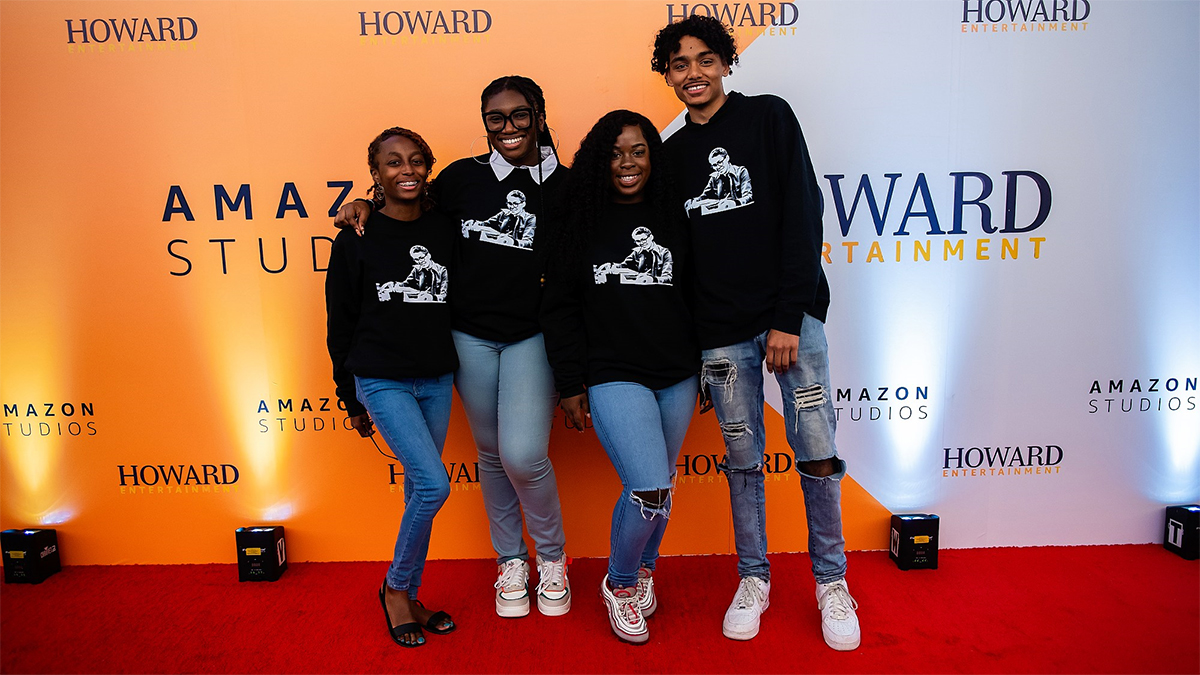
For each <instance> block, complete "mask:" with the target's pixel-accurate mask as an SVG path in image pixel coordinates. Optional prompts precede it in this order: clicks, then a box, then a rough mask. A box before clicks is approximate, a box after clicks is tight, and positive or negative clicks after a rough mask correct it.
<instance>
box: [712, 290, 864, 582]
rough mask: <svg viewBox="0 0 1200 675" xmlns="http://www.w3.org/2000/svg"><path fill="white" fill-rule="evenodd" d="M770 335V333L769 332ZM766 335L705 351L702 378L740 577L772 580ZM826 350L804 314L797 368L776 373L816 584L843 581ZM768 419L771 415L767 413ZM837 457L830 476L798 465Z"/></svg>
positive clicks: (817, 325) (816, 324) (816, 325)
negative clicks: (766, 483)
mask: <svg viewBox="0 0 1200 675" xmlns="http://www.w3.org/2000/svg"><path fill="white" fill-rule="evenodd" d="M768 332H769V331H768ZM766 351H767V332H764V333H762V334H760V335H758V336H755V337H753V338H751V339H749V340H746V341H745V342H739V343H738V344H735V345H730V346H728V347H720V348H718V349H706V350H704V351H703V352H702V354H701V358H702V360H703V362H704V365H703V370H702V377H703V380H704V384H705V385H706V386H707V387H708V390H709V393H710V395H711V396H712V401H713V408H714V409H715V410H716V413H717V420H718V421H719V422H720V423H721V433H722V435H723V436H724V438H725V461H724V462H723V466H722V471H723V472H724V473H725V475H726V477H727V478H728V480H729V501H730V505H731V507H732V510H733V536H734V545H735V547H736V549H737V554H738V575H739V576H743V577H746V576H754V577H759V578H761V579H766V580H770V578H771V566H770V563H768V562H767V530H766V517H767V514H766V502H767V500H766V493H765V492H764V489H763V466H762V462H763V459H762V458H763V452H764V450H765V449H766V437H765V429H764V423H763V406H764V400H763V360H764V359H765V358H766ZM828 351H829V347H828V344H827V343H826V342H825V326H824V324H822V323H821V322H820V321H819V320H817V319H814V318H813V317H811V316H808V315H807V314H806V315H805V316H804V322H803V324H802V326H801V332H800V349H799V354H798V356H797V358H796V364H795V365H794V366H792V367H791V368H789V369H788V371H787V372H786V373H776V374H775V379H776V380H777V381H778V382H779V389H780V392H781V393H782V395H783V420H784V426H785V427H786V429H787V442H788V445H790V446H791V448H792V452H793V453H794V454H795V457H796V465H797V466H796V471H797V473H799V474H800V487H801V489H802V490H803V492H804V509H805V514H806V516H807V518H808V552H809V556H810V557H811V558H812V570H813V576H815V577H816V579H817V583H830V582H832V581H837V580H838V579H841V578H842V577H844V576H845V575H846V554H845V551H844V547H845V539H844V538H843V537H842V504H841V502H842V487H841V479H842V476H844V475H846V463H845V462H844V461H842V460H841V459H840V458H838V457H837V447H836V446H835V445H834V441H833V435H834V430H835V429H836V427H837V421H836V418H835V417H834V410H833V401H832V398H831V389H830V386H829V354H828ZM772 414H773V413H772ZM829 458H834V459H835V460H836V462H837V464H838V468H837V471H836V473H834V474H833V475H832V476H826V477H823V478H818V477H815V476H810V475H807V474H805V473H804V472H803V471H801V470H800V466H799V464H800V462H808V461H815V460H822V459H829Z"/></svg>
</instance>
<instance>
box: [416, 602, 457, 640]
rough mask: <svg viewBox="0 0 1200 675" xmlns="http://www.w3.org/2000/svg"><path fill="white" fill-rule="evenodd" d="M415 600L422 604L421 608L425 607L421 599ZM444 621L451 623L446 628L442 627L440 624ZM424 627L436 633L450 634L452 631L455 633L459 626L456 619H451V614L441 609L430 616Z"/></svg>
mask: <svg viewBox="0 0 1200 675" xmlns="http://www.w3.org/2000/svg"><path fill="white" fill-rule="evenodd" d="M413 602H415V603H417V604H418V605H420V606H421V609H425V603H423V602H421V601H420V600H413ZM443 623H449V624H450V625H449V626H446V627H445V628H441V627H440V626H441V625H442V624H443ZM424 628H425V630H427V631H429V632H430V633H433V634H434V635H449V634H450V633H453V632H454V629H455V628H458V626H457V625H455V623H454V619H451V618H450V615H449V614H447V613H445V612H443V611H440V610H439V611H437V612H434V613H433V615H432V616H430V617H429V620H428V621H426V622H425V626H424Z"/></svg>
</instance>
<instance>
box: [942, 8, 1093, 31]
mask: <svg viewBox="0 0 1200 675" xmlns="http://www.w3.org/2000/svg"><path fill="white" fill-rule="evenodd" d="M1091 14H1092V5H1091V2H1089V0H963V5H962V32H964V33H1056V34H1057V33H1068V32H1079V31H1086V30H1087V26H1088V22H1087V21H1086V19H1087V18H1088V17H1089V16H1091Z"/></svg>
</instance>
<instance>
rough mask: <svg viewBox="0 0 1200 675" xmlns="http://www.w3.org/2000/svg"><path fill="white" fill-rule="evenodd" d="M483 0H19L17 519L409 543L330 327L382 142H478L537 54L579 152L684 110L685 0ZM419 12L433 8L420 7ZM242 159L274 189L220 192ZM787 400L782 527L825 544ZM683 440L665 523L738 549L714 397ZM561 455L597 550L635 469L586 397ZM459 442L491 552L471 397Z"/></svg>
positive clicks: (308, 542) (170, 539)
mask: <svg viewBox="0 0 1200 675" xmlns="http://www.w3.org/2000/svg"><path fill="white" fill-rule="evenodd" d="M461 7H466V6H465V5H449V4H439V3H435V2H425V3H408V2H400V3H395V2H393V3H380V4H379V5H378V6H370V5H369V4H367V5H363V4H362V3H355V4H349V3H343V2H245V1H237V0H230V1H226V2H199V3H177V2H129V3H120V2H98V3H97V2H19V1H13V0H5V2H3V3H0V37H2V39H0V57H2V58H0V61H2V66H0V69H2V70H0V101H2V102H3V115H2V116H0V142H2V153H0V162H2V164H0V176H2V177H3V181H2V184H0V215H2V217H0V219H2V222H3V229H2V237H3V238H2V245H0V266H2V269H3V273H2V276H0V293H2V297H3V303H2V305H0V319H2V320H0V346H2V359H3V369H2V374H0V400H2V401H3V403H4V418H3V422H4V427H3V432H2V433H0V442H2V444H3V450H2V452H0V459H2V465H0V466H2V473H0V488H2V494H0V526H3V527H5V528H8V527H26V526H39V525H45V526H51V527H56V528H57V529H58V530H59V538H60V542H61V546H62V551H63V559H64V561H66V562H67V563H69V564H88V563H103V564H108V563H183V562H188V563H198V562H229V561H232V560H233V559H234V546H233V532H232V531H233V529H234V528H236V527H238V526H242V525H250V524H263V523H282V524H284V525H286V527H287V536H288V539H289V546H288V549H289V552H291V554H292V557H293V559H294V560H359V559H382V558H386V557H387V554H388V552H389V551H390V548H391V542H392V541H393V539H394V537H395V533H396V529H397V527H398V524H399V518H400V512H401V510H402V506H403V501H402V499H403V498H402V493H401V490H400V483H401V481H400V479H398V478H397V477H396V475H395V473H396V472H399V471H400V470H401V469H400V467H399V465H398V464H397V463H396V462H394V461H389V460H387V459H385V458H384V457H381V456H380V455H379V454H378V453H376V451H375V449H374V447H373V446H372V445H371V444H370V442H369V441H365V440H362V439H360V438H359V437H358V436H357V434H355V433H353V432H352V431H348V430H347V428H346V426H345V415H344V413H342V412H341V411H338V410H336V407H335V403H334V402H332V401H330V400H329V399H331V398H332V396H333V384H332V380H331V377H330V366H329V362H328V356H327V355H326V352H325V346H324V336H325V335H324V306H323V281H324V275H323V274H322V273H321V270H323V268H324V266H325V262H326V260H327V258H328V251H329V238H330V237H332V236H333V229H332V227H331V219H330V217H329V211H330V209H331V207H332V206H333V205H335V204H336V203H337V202H338V201H339V200H340V199H341V198H343V197H345V198H349V197H350V196H359V195H362V194H363V193H364V191H365V188H366V187H367V185H369V184H370V181H369V180H368V174H367V171H366V167H365V166H364V164H365V162H364V153H365V147H366V145H367V142H368V141H369V140H370V139H371V138H372V137H373V136H374V135H375V134H376V133H378V132H379V131H380V130H382V129H384V128H386V127H389V126H392V125H396V124H399V125H402V126H407V127H410V128H412V129H415V130H417V131H419V132H420V133H421V134H423V135H424V136H425V138H426V139H427V140H428V141H429V143H430V145H431V146H432V147H433V149H434V152H435V154H436V155H437V156H438V158H439V163H440V165H441V166H444V165H445V164H447V163H449V162H450V161H452V160H453V159H456V158H458V157H461V156H465V155H467V154H468V153H472V152H473V153H479V152H481V151H482V149H483V148H484V147H485V145H484V144H485V143H486V141H485V139H483V138H482V137H481V129H480V123H479V118H478V114H477V111H478V109H479V108H478V104H479V98H478V94H479V91H480V90H481V89H482V87H483V86H484V85H485V84H486V83H487V82H488V81H490V80H491V79H493V78H494V77H496V76H499V75H503V74H510V73H520V74H525V75H528V76H531V77H533V78H534V79H535V80H537V81H538V82H539V83H540V84H541V85H542V86H543V88H544V89H545V92H546V98H547V101H548V106H547V107H548V111H547V112H548V119H549V123H550V125H551V127H553V129H554V131H555V133H556V135H557V138H558V139H559V145H560V151H561V154H562V156H563V158H564V160H565V161H567V162H569V158H570V156H571V154H573V152H574V149H575V148H576V147H577V145H578V141H579V139H580V138H581V137H582V135H583V134H584V133H585V132H586V130H587V129H588V128H589V127H590V126H591V124H592V123H593V122H594V121H595V120H596V119H597V118H599V117H600V116H601V115H602V114H603V113H605V112H607V111H609V110H612V109H615V108H630V109H633V110H638V111H640V112H642V113H644V114H646V115H647V116H649V117H650V118H651V119H653V120H655V121H656V122H657V123H658V124H659V125H660V128H661V127H663V126H665V125H666V124H667V123H668V122H669V121H670V120H672V119H673V118H674V117H675V116H676V115H678V114H679V112H680V111H681V109H682V108H681V106H680V104H679V102H678V101H677V100H676V99H675V97H674V95H673V93H672V92H671V90H670V89H669V88H668V87H666V86H664V84H663V83H662V81H661V79H659V78H658V77H657V76H655V75H654V74H653V73H651V72H650V70H649V67H648V63H649V57H650V45H651V43H652V40H653V36H654V32H655V30H656V29H657V28H658V27H660V26H661V25H662V24H664V23H665V22H666V21H667V20H668V11H669V10H668V6H667V5H666V4H664V3H660V2H633V1H629V2H569V3H568V2H500V1H492V0H487V1H481V2H480V3H478V4H477V5H472V6H470V7H467V9H466V10H465V11H467V12H470V14H465V15H455V14H452V11H453V9H455V8H461ZM363 10H366V12H365V13H361V14H360V12H363ZM376 11H379V12H380V17H381V19H380V21H379V29H378V30H379V32H380V33H381V34H380V35H378V36H377V35H375V33H376V24H375V22H376V19H375V14H374V13H375V12H376ZM439 11H440V12H442V13H443V17H444V18H445V21H446V24H444V26H443V29H444V30H440V29H439V28H438V24H437V14H438V12H439ZM676 11H678V10H676ZM388 12H396V14H395V18H390V19H389V18H388V17H387V13H388ZM405 12H408V13H409V14H408V16H409V17H410V18H415V17H417V16H418V15H419V16H423V17H427V23H426V24H425V28H424V29H422V24H421V23H420V22H419V21H414V22H413V23H411V24H410V23H409V22H405V23H404V24H403V26H404V28H403V29H402V30H397V26H398V25H401V24H398V23H396V22H397V21H398V20H399V18H402V17H403V16H404V13H405ZM426 12H428V14H426ZM480 12H482V13H480ZM464 16H466V17H467V18H466V19H463V17H464ZM185 19H186V20H185ZM456 19H459V20H461V21H463V22H458V23H456V22H455V20H456ZM97 22H99V23H97ZM485 24H486V25H485ZM452 28H453V29H456V30H457V31H458V32H457V33H452V32H447V31H449V30H450V29H452ZM469 28H470V29H472V32H467V29H469ZM484 28H486V30H484ZM475 29H478V30H475ZM423 30H425V31H428V32H423ZM389 31H391V32H396V33H397V34H396V35H394V36H392V35H388V34H387V33H388V32H389ZM364 32H365V33H366V35H364V34H363V33H364ZM118 33H119V35H118ZM754 37H755V33H754V31H749V32H741V33H740V34H739V39H740V42H741V44H742V45H745V44H748V43H749V41H750V40H752V39H754ZM351 182H352V183H353V191H352V192H351V194H350V195H349V196H345V195H343V194H342V192H343V190H342V188H341V187H340V186H341V185H344V184H347V183H351ZM331 183H335V185H333V186H331V185H330V184H331ZM243 185H247V186H249V187H248V188H246V192H247V193H248V194H249V202H250V207H249V208H247V207H246V205H245V203H242V204H241V205H240V206H239V208H238V209H237V210H233V209H231V208H229V207H228V206H222V207H221V210H223V213H222V214H221V216H223V217H218V208H219V207H218V203H219V202H218V200H219V194H220V192H221V190H224V191H226V192H227V193H228V195H229V196H230V197H231V200H232V198H233V197H234V196H236V195H237V194H238V192H239V189H241V188H242V186H243ZM173 186H177V187H173ZM215 186H221V188H220V189H218V188H217V187H215ZM185 201H186V209H185V205H184V202H185ZM172 209H173V210H174V212H173V213H167V212H168V211H171V210H172ZM185 211H187V212H190V216H191V218H189V217H188V215H189V213H185ZM248 211H249V212H251V213H249V214H248ZM288 402H290V409H289V405H288ZM323 408H324V409H323ZM768 419H769V423H770V424H771V425H772V426H773V427H774V428H772V429H770V430H769V433H768V439H769V441H771V442H770V443H769V446H768V454H769V456H770V460H771V462H770V465H771V468H772V469H779V470H780V471H779V472H778V473H772V474H771V475H769V476H768V481H769V482H768V486H769V487H768V498H769V504H768V510H769V512H770V513H771V517H770V520H769V527H768V534H769V538H770V543H771V548H772V550H776V551H801V550H805V548H806V546H807V539H806V537H807V533H806V531H805V527H804V517H803V502H802V498H801V495H800V490H799V480H798V477H797V475H796V474H795V472H794V471H788V470H786V469H787V468H788V467H789V466H790V461H789V460H788V456H789V454H790V453H789V451H788V449H787V447H786V445H785V444H784V443H783V430H782V428H780V425H781V419H780V418H779V416H778V415H777V414H775V413H774V411H772V410H768ZM683 454H684V458H683V459H681V467H680V484H679V488H678V492H677V495H676V504H675V510H674V512H673V519H672V524H671V527H670V529H669V530H668V533H667V537H666V540H665V541H664V547H663V550H664V552H665V553H669V554H670V553H673V554H680V553H728V552H732V532H731V524H730V518H729V504H728V492H727V489H726V486H725V485H724V480H723V478H722V477H721V476H720V475H719V474H718V473H717V472H716V471H715V468H714V467H713V463H714V460H715V459H719V458H720V456H721V454H722V443H721V439H720V433H719V429H718V428H717V424H716V421H715V420H714V418H713V416H712V415H706V416H703V417H697V418H696V419H695V420H694V422H693V426H692V428H691V431H690V433H689V436H688V440H687V444H686V446H685V447H684V450H683ZM551 456H552V459H553V460H554V463H555V466H556V470H557V473H558V480H559V486H560V490H561V492H562V497H563V509H564V518H565V522H566V530H567V536H568V549H567V550H568V553H569V554H571V555H574V556H602V555H606V554H607V543H608V534H607V532H608V525H609V513H610V511H611V508H612V503H613V500H614V498H615V496H616V494H617V492H618V489H619V483H618V481H617V478H616V474H615V472H614V471H613V470H612V468H611V466H610V465H609V463H608V460H607V458H606V457H605V455H604V453H603V451H602V450H601V449H600V447H599V444H598V443H597V442H596V440H595V437H594V435H593V434H592V433H591V432H588V433H587V435H585V436H578V435H576V434H574V433H573V432H568V431H566V430H565V429H564V428H563V427H562V420H561V417H560V418H559V419H558V420H556V429H555V433H554V436H553V438H552V448H551ZM445 462H446V464H447V470H448V471H450V472H451V475H452V479H453V484H454V493H453V494H452V496H451V499H450V500H449V502H448V503H447V505H446V506H445V508H444V509H443V511H442V512H441V514H440V515H439V516H438V519H437V521H436V523H435V528H434V535H433V542H432V546H431V556H432V557H437V558H462V557H490V556H492V555H493V553H492V551H491V546H490V542H489V540H488V534H487V525H486V518H485V516H484V513H483V506H482V500H481V496H480V492H479V484H478V482H477V469H476V467H475V464H474V462H475V459H474V447H473V445H472V442H471V436H470V431H469V429H468V427H467V424H466V420H465V418H464V416H463V414H462V410H461V407H460V406H459V405H458V404H457V402H456V404H455V409H454V414H453V417H452V420H451V429H450V436H449V439H448V441H447V445H446V451H445ZM147 467H149V468H147ZM172 467H174V468H172ZM851 468H852V469H853V467H851ZM192 471H194V472H195V474H194V476H191V475H190V472H192ZM189 477H190V479H189ZM147 483H152V484H150V485H147ZM180 483H183V485H180ZM843 504H844V510H845V514H846V516H845V518H846V538H847V545H848V547H849V548H860V549H861V548H871V549H881V548H884V547H885V546H886V537H887V533H886V530H887V526H886V520H887V517H888V513H887V511H886V509H884V508H883V507H882V506H881V505H880V504H879V503H878V502H877V501H876V500H875V499H873V498H872V497H871V496H870V495H869V494H867V493H866V492H865V491H863V490H862V489H861V488H860V487H859V486H858V485H857V484H856V483H855V482H854V480H853V479H852V478H848V479H847V480H846V481H845V483H844V498H843Z"/></svg>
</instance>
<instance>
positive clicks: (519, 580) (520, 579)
mask: <svg viewBox="0 0 1200 675" xmlns="http://www.w3.org/2000/svg"><path fill="white" fill-rule="evenodd" d="M527 578H528V577H527V575H526V572H525V561H524V560H519V559H516V558H514V559H512V560H509V561H508V562H506V563H504V565H502V566H501V570H500V578H499V579H496V584H495V587H496V588H499V589H506V588H520V587H522V586H524V585H525V583H526V580H527Z"/></svg>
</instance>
